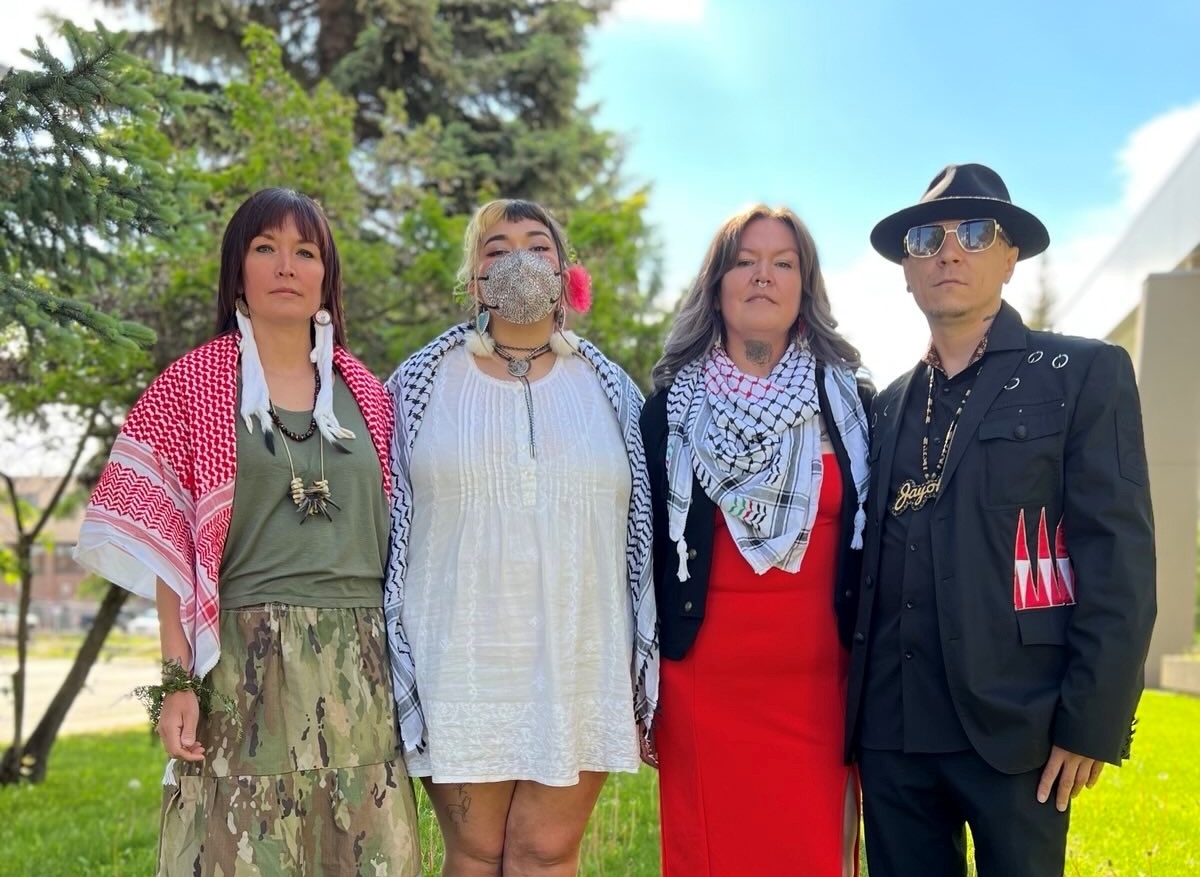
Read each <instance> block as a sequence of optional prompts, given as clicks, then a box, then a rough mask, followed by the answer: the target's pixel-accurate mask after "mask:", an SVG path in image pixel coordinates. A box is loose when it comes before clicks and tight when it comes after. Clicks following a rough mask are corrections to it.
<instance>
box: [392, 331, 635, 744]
mask: <svg viewBox="0 0 1200 877" xmlns="http://www.w3.org/2000/svg"><path fill="white" fill-rule="evenodd" d="M473 332H474V329H472V328H470V327H469V326H468V325H466V324H461V325H458V326H454V327H452V328H450V329H448V330H446V331H445V332H443V333H442V334H441V335H440V336H438V337H437V338H435V339H434V340H433V341H431V342H430V343H429V344H427V345H425V347H423V348H421V350H419V351H417V352H416V353H414V354H413V355H412V356H410V357H409V358H408V359H407V360H405V361H404V362H403V363H402V364H401V365H400V367H399V368H398V369H396V371H395V373H394V374H393V375H392V376H391V378H390V379H389V380H388V382H387V384H386V385H385V386H386V389H387V391H388V393H389V394H390V395H391V397H392V401H393V403H394V405H395V409H396V429H395V432H394V433H393V434H392V452H391V470H392V479H393V486H392V529H391V544H390V547H389V557H388V568H387V570H386V572H385V574H384V600H383V608H384V615H385V618H386V620H387V625H388V647H389V651H390V655H391V664H392V687H393V689H394V691H395V697H396V713H397V717H398V719H399V724H400V736H401V739H402V742H403V745H404V748H405V749H406V750H408V751H412V750H414V749H421V750H423V749H424V748H425V744H426V740H425V716H424V713H423V712H422V710H421V701H420V695H419V692H418V691H417V680H416V670H415V666H414V664H413V656H412V649H411V647H410V646H409V643H408V637H407V636H406V635H405V633H404V627H403V625H402V624H401V620H400V619H401V615H402V612H403V609H404V580H405V577H406V575H407V571H408V534H409V530H410V529H411V526H412V511H413V509H412V501H413V490H412V483H411V481H410V479H409V474H408V472H409V462H410V460H411V459H412V452H413V445H414V443H415V442H416V439H417V432H418V430H419V429H420V428H421V422H422V420H423V419H424V416H425V410H426V408H427V407H428V406H429V403H430V401H431V397H432V389H433V382H434V376H435V375H436V373H437V369H438V366H439V365H440V364H441V362H442V359H443V357H445V355H446V354H447V353H448V352H449V351H451V350H453V349H454V348H455V347H457V346H458V345H460V344H465V343H466V342H467V339H468V337H470V335H471V334H472V333H473ZM571 337H572V338H574V336H571ZM575 341H576V342H577V344H576V345H575V348H574V349H575V352H576V355H578V356H581V357H583V359H585V360H586V361H587V362H588V363H590V364H591V366H592V368H593V369H594V370H595V372H596V377H597V379H598V380H599V381H600V386H601V388H602V389H603V390H604V394H605V396H607V397H608V401H609V403H610V404H611V405H612V407H613V413H614V414H615V415H616V418H617V422H618V423H619V424H620V427H621V436H622V438H623V440H624V442H625V450H626V453H627V454H628V455H629V470H630V475H631V477H632V491H631V493H630V497H629V523H628V527H627V529H626V540H625V560H626V567H627V571H628V575H629V593H630V602H631V608H632V612H633V628H634V636H633V653H632V655H631V656H630V658H631V660H630V664H631V667H630V670H631V676H632V678H633V689H634V690H633V692H632V695H633V712H634V716H635V717H636V718H637V720H638V721H639V722H641V723H642V725H643V728H647V729H648V728H650V727H651V724H652V722H653V720H654V711H655V708H656V706H657V703H658V661H659V652H658V612H657V609H656V606H655V602H654V587H653V582H652V580H651V569H650V539H651V518H650V478H649V474H648V473H647V470H646V454H645V451H644V450H643V447H642V433H641V430H640V429H639V427H638V416H639V415H640V414H641V410H642V402H643V399H642V393H641V391H640V390H639V389H638V388H637V385H636V384H634V382H633V381H632V380H631V379H630V378H629V375H627V374H625V372H624V371H622V370H621V369H620V367H618V366H617V365H615V364H614V363H612V362H611V361H609V360H608V359H606V358H605V357H604V355H603V354H601V353H600V351H599V350H598V349H597V348H596V347H595V345H593V344H590V343H589V342H587V341H583V340H578V339H575Z"/></svg>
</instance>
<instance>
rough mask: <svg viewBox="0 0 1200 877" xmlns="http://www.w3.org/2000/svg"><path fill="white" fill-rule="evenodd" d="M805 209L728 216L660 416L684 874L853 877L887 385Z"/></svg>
mask: <svg viewBox="0 0 1200 877" xmlns="http://www.w3.org/2000/svg"><path fill="white" fill-rule="evenodd" d="M836 326H837V322H836V321H835V320H834V319H833V315H832V313H831V310H830V306H829V298H828V296H827V294H826V292H825V284H824V280H823V279H822V277H821V269H820V265H819V263H818V261H817V250H816V245H815V243H814V242H813V239H812V236H811V235H810V234H809V232H808V229H807V228H806V227H805V226H804V224H803V223H802V222H801V221H800V219H799V218H798V217H797V216H796V215H795V214H794V213H793V212H792V211H790V210H787V209H785V208H781V209H777V210H772V209H769V208H767V207H763V206H757V207H754V208H751V209H750V210H748V211H746V212H744V213H741V214H738V215H736V216H734V217H732V218H730V219H729V220H727V221H726V222H725V224H724V225H723V226H722V227H721V229H720V231H718V233H717V235H716V237H715V238H714V240H713V242H712V244H711V246H710V247H709V250H708V254H707V256H706V257H705V261H704V265H703V266H702V268H701V270H700V275H699V277H698V278H697V279H696V282H695V284H694V285H693V287H692V289H691V291H690V292H689V293H688V296H687V297H686V299H685V300H684V302H683V304H682V305H681V308H680V311H679V315H678V316H677V317H676V320H675V325H674V327H673V328H672V331H671V335H670V337H669V338H668V340H667V344H666V350H665V352H664V354H663V358H662V359H661V360H660V361H659V363H658V365H657V366H656V367H655V369H654V384H655V392H654V394H653V395H651V397H650V398H649V399H648V400H647V401H646V405H645V408H644V409H643V411H642V419H641V424H642V435H643V439H644V441H645V445H646V456H647V460H648V464H649V473H650V486H651V493H652V497H653V512H654V575H655V587H656V591H657V598H658V611H659V621H660V639H661V646H662V657H663V659H664V660H663V665H662V679H661V689H660V700H659V704H660V709H659V714H658V719H657V723H656V725H655V728H654V744H655V749H656V752H653V753H650V755H649V760H650V761H651V762H652V763H653V761H654V760H655V759H657V762H658V768H659V788H660V802H661V818H662V863H663V875H664V877H743V875H751V874H754V875H758V874H762V875H771V877H786V875H796V877H801V875H802V877H844V875H853V874H855V873H856V870H857V838H858V787H857V780H856V778H855V776H854V774H853V772H852V769H851V768H849V767H847V766H846V765H845V764H843V762H842V738H843V734H842V723H843V715H844V706H845V696H846V670H847V652H846V641H847V638H848V636H849V630H850V628H849V626H850V625H851V624H852V623H853V618H854V608H855V606H856V605H857V596H858V569H859V551H858V550H857V549H859V548H861V544H862V527H863V522H864V516H863V511H862V507H863V505H862V504H863V501H864V499H865V497H866V485H867V447H868V436H867V418H866V409H867V407H868V406H869V404H870V392H871V391H870V388H869V386H865V385H863V384H860V383H859V381H858V379H857V372H858V370H859V368H860V360H859V354H858V351H857V350H856V349H855V348H854V347H853V346H852V345H851V344H850V343H849V342H847V341H846V340H845V339H844V338H842V337H841V336H840V335H839V334H838V333H837V331H836Z"/></svg>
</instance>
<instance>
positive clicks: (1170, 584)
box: [1055, 141, 1200, 693]
mask: <svg viewBox="0 0 1200 877" xmlns="http://www.w3.org/2000/svg"><path fill="white" fill-rule="evenodd" d="M1104 314H1107V315H1112V314H1122V315H1123V316H1122V317H1120V319H1119V320H1116V321H1114V320H1113V319H1112V318H1111V316H1110V317H1109V318H1107V319H1106V318H1105V317H1104V316H1102V315H1104ZM1055 322H1056V324H1057V325H1058V326H1059V327H1060V328H1061V329H1062V330H1063V331H1065V332H1069V333H1072V334H1083V335H1092V336H1098V337H1107V338H1108V339H1109V340H1110V341H1112V342H1114V343H1116V344H1120V345H1121V346H1122V347H1124V348H1125V349H1127V350H1128V351H1129V353H1130V355H1131V356H1132V357H1133V361H1134V365H1135V367H1136V369H1137V378H1138V388H1139V391H1140V393H1141V397H1142V415H1143V419H1144V423H1145V430H1146V455H1147V457H1148V459H1149V463H1150V491H1151V496H1152V499H1153V502H1154V520H1155V529H1156V538H1155V543H1156V550H1157V555H1158V581H1157V587H1158V621H1157V623H1156V624H1155V628H1154V638H1153V640H1152V641H1151V644H1150V656H1149V659H1148V660H1147V663H1146V683H1147V685H1150V686H1154V687H1158V686H1159V685H1160V684H1163V685H1166V686H1168V687H1182V688H1188V689H1191V690H1194V691H1196V692H1197V693H1200V687H1197V686H1200V661H1190V662H1180V661H1179V660H1178V659H1176V660H1174V661H1172V660H1171V656H1173V655H1181V654H1185V653H1188V652H1190V651H1191V650H1192V647H1193V643H1194V637H1195V632H1196V619H1197V606H1196V588H1197V582H1196V573H1197V566H1196V539H1197V507H1198V505H1200V470H1198V461H1200V382H1198V381H1200V141H1197V142H1196V143H1195V144H1194V145H1193V146H1192V149H1191V150H1190V151H1189V152H1188V153H1187V155H1186V156H1185V157H1184V159H1183V161H1182V162H1180V164H1179V166H1178V167H1177V168H1176V169H1175V170H1174V171H1173V172H1172V173H1171V175H1170V177H1169V178H1168V179H1167V180H1166V182H1165V183H1164V184H1163V186H1162V187H1161V188H1160V189H1159V190H1158V192H1157V193H1156V194H1155V195H1154V197H1153V198H1152V199H1151V200H1150V201H1149V202H1148V203H1147V204H1146V206H1145V207H1144V208H1143V209H1142V211H1141V212H1140V213H1139V214H1138V215H1137V216H1136V217H1135V218H1134V220H1133V221H1132V222H1131V223H1130V225H1129V227H1128V228H1127V229H1126V230H1125V233H1124V234H1123V235H1122V237H1121V238H1120V240H1119V241H1118V242H1117V244H1116V246H1115V247H1114V248H1113V250H1112V252H1111V253H1110V254H1109V255H1108V256H1107V257H1106V258H1105V259H1104V261H1103V262H1101V263H1100V265H1099V266H1098V267H1097V268H1096V270H1095V271H1094V272H1093V273H1092V275H1091V277H1089V278H1088V280H1087V281H1086V282H1085V283H1084V284H1083V286H1082V287H1081V288H1080V289H1079V290H1078V291H1077V292H1076V293H1075V294H1074V295H1072V296H1071V297H1070V298H1069V299H1068V300H1067V301H1066V302H1064V304H1063V306H1062V307H1060V308H1059V310H1058V312H1057V313H1056V314H1055ZM1114 322H1115V324H1114ZM1164 659H1166V660H1165V661H1164ZM1192 666H1194V669H1195V672H1194V674H1193V672H1192V670H1191V667H1192ZM1164 668H1165V669H1164ZM1181 674H1182V675H1181ZM1193 675H1194V682H1195V684H1194V685H1193V684H1188V683H1186V681H1185V679H1184V677H1185V676H1186V677H1187V678H1192V676H1193Z"/></svg>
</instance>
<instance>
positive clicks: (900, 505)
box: [891, 365, 971, 517]
mask: <svg viewBox="0 0 1200 877" xmlns="http://www.w3.org/2000/svg"><path fill="white" fill-rule="evenodd" d="M933 373H934V367H933V366H932V365H931V366H929V392H928V393H927V395H926V397H925V431H924V434H923V435H922V436H921V479H922V480H921V483H920V484H918V483H917V482H916V481H914V480H913V479H912V478H909V479H906V480H905V481H904V482H902V483H901V485H900V489H899V490H897V491H896V498H895V499H894V500H892V507H891V512H892V514H893V515H895V516H896V517H900V516H901V515H903V514H904V513H905V512H908V511H914V512H915V511H918V510H919V509H920V508H921V507H922V506H924V505H925V503H927V502H929V501H930V500H931V499H933V498H934V497H935V496H937V494H938V490H939V489H941V486H942V470H943V469H944V468H945V466H946V458H947V457H948V456H949V455H950V443H951V442H953V441H954V435H955V433H956V432H958V418H959V415H961V414H962V412H963V406H965V405H966V404H967V399H969V398H970V397H971V388H970V387H968V388H967V392H966V393H964V394H963V397H962V400H961V401H960V402H959V403H958V409H957V410H956V411H955V412H954V416H953V417H952V418H950V426H949V427H948V428H947V429H946V436H945V438H943V439H942V452H941V453H940V454H938V460H937V464H936V465H935V466H934V467H933V471H932V472H931V471H930V470H929V427H930V425H931V424H932V422H933Z"/></svg>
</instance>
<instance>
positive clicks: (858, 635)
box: [854, 630, 867, 643]
mask: <svg viewBox="0 0 1200 877" xmlns="http://www.w3.org/2000/svg"><path fill="white" fill-rule="evenodd" d="M854 641H855V642H856V643H865V642H866V641H867V638H866V636H865V635H864V634H863V632H862V631H861V630H860V631H859V632H858V633H856V634H854Z"/></svg>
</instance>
